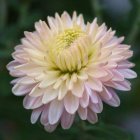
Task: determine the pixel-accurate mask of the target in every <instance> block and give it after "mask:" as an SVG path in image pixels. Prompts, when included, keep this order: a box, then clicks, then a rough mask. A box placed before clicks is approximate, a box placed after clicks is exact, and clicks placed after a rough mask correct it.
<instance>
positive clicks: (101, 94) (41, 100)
mask: <svg viewBox="0 0 140 140" xmlns="http://www.w3.org/2000/svg"><path fill="white" fill-rule="evenodd" d="M35 29H36V31H35V32H24V34H25V38H23V39H22V40H21V44H20V45H18V46H16V47H15V52H14V53H13V54H12V56H13V58H14V60H13V61H12V62H10V63H9V64H8V66H7V68H8V70H9V71H10V74H11V75H12V76H14V77H17V78H16V79H15V80H13V81H12V83H13V84H14V87H13V89H12V92H13V93H14V94H15V95H17V96H21V95H25V98H24V101H23V105H24V107H25V108H26V109H32V110H33V112H32V115H31V122H32V123H35V122H36V121H37V120H38V118H39V117H40V121H41V124H42V125H43V126H44V127H45V129H46V130H47V131H50V132H51V131H53V130H55V128H56V127H57V125H58V124H59V123H60V124H61V126H62V128H63V129H68V128H70V126H71V125H72V123H73V121H74V118H75V115H76V114H78V115H79V117H80V118H81V119H82V120H88V121H89V122H90V123H93V124H94V123H96V122H97V120H98V117H97V113H100V112H102V109H103V103H102V102H105V103H107V104H109V105H111V106H114V107H117V106H119V104H120V100H119V97H118V96H117V94H116V92H115V89H117V90H122V91H128V90H130V86H131V84H130V82H129V81H128V80H126V79H131V78H135V77H136V73H135V72H134V71H132V70H130V68H131V67H133V66H134V64H133V63H131V62H129V61H128V60H127V59H128V58H130V57H131V56H132V55H133V52H132V51H130V50H129V49H130V46H128V45H124V44H121V43H122V41H123V39H124V38H123V37H121V38H118V37H116V36H115V35H114V34H115V31H112V29H111V28H110V29H109V30H107V27H106V25H105V24H102V25H101V26H99V25H98V24H97V19H94V20H93V22H92V23H87V24H85V23H84V20H83V16H82V15H78V16H77V14H76V12H74V13H73V16H72V17H70V16H69V14H68V13H67V12H64V13H63V14H62V15H61V16H59V15H58V14H57V13H56V14H55V18H53V17H48V24H47V23H46V22H45V21H41V20H40V21H39V22H36V23H35Z"/></svg>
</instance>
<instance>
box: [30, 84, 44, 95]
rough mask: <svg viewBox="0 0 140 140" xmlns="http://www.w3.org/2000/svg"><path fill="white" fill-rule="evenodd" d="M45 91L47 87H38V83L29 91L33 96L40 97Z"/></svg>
mask: <svg viewBox="0 0 140 140" xmlns="http://www.w3.org/2000/svg"><path fill="white" fill-rule="evenodd" d="M44 92H45V89H41V88H39V87H38V84H37V85H36V86H35V87H34V88H33V89H32V90H31V92H30V93H29V95H30V96H32V97H39V96H42V95H43V94H44Z"/></svg>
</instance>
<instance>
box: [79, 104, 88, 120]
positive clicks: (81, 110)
mask: <svg viewBox="0 0 140 140" xmlns="http://www.w3.org/2000/svg"><path fill="white" fill-rule="evenodd" d="M78 114H79V116H80V118H81V119H82V120H86V119H87V108H83V107H81V106H79V108H78Z"/></svg>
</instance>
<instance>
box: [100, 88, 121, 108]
mask: <svg viewBox="0 0 140 140" xmlns="http://www.w3.org/2000/svg"><path fill="white" fill-rule="evenodd" d="M108 91H109V92H110V93H111V95H112V98H111V99H109V100H105V99H103V101H104V102H105V103H107V104H109V105H111V106H114V107H118V106H119V105H120V99H119V97H118V95H117V94H116V93H115V91H114V90H113V89H111V88H108Z"/></svg>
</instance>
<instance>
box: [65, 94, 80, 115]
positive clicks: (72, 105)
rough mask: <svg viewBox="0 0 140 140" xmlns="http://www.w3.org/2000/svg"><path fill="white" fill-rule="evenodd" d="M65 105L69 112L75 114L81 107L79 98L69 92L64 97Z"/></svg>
mask: <svg viewBox="0 0 140 140" xmlns="http://www.w3.org/2000/svg"><path fill="white" fill-rule="evenodd" d="M64 106H65V109H66V111H67V112H68V113H70V114H74V113H75V112H76V111H77V109H78V107H79V98H78V97H76V96H74V95H72V93H71V92H69V93H68V94H67V95H66V96H65V98H64Z"/></svg>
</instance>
